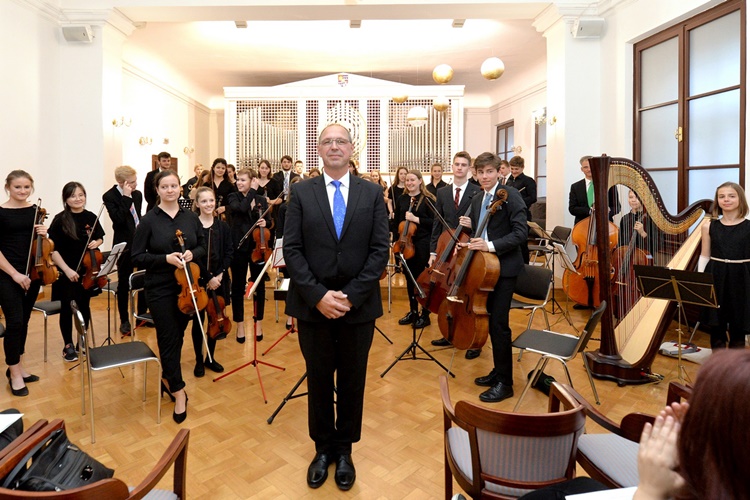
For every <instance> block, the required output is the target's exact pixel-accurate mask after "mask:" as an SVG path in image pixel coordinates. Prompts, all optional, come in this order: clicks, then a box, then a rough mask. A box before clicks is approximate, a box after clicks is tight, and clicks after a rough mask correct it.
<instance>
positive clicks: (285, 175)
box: [272, 155, 299, 200]
mask: <svg viewBox="0 0 750 500" xmlns="http://www.w3.org/2000/svg"><path fill="white" fill-rule="evenodd" d="M292 165H293V163H292V157H291V156H289V155H284V156H282V157H281V170H279V171H278V172H276V173H275V174H273V177H272V179H275V180H276V182H278V183H279V186H281V187H282V193H284V200H286V197H287V196H288V195H289V186H290V184H291V182H292V179H294V178H295V177H299V174H297V173H296V172H295V171H294V170H292Z"/></svg>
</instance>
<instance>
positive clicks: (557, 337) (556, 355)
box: [512, 300, 607, 411]
mask: <svg viewBox="0 0 750 500" xmlns="http://www.w3.org/2000/svg"><path fill="white" fill-rule="evenodd" d="M606 308H607V302H606V301H604V300H603V301H602V303H601V304H600V305H599V307H597V308H596V309H595V310H594V312H593V313H592V314H591V318H589V320H588V322H587V323H586V326H584V327H583V331H582V332H581V335H580V337H576V336H575V335H569V334H565V333H556V332H552V331H549V330H531V329H528V330H526V331H524V332H522V333H521V335H519V336H518V338H516V340H514V341H513V344H512V345H513V347H516V348H518V349H521V351H524V350H528V351H531V352H535V353H538V354H541V355H542V357H541V358H539V361H538V362H537V364H536V366H535V367H534V370H533V371H532V373H531V376H530V377H529V379H528V381H527V382H526V386H525V387H524V388H523V392H521V397H519V398H518V402H517V403H516V407H515V408H514V409H513V411H517V410H518V408H519V407H520V406H521V401H523V398H524V396H525V395H526V393H527V392H528V390H529V387H531V386H532V385H534V384H535V383H536V381H537V379H538V378H539V376H540V375H541V373H542V372H543V371H544V368H545V367H546V366H547V363H548V362H549V360H550V359H556V360H557V361H559V362H560V363H562V366H563V368H564V369H565V375H566V377H567V378H568V383H569V384H570V385H571V386H572V385H573V380H572V379H571V378H570V371H569V370H568V364H567V362H568V361H570V360H571V359H573V358H575V357H576V355H577V354H578V353H579V352H583V350H584V349H586V345H587V344H588V343H589V340H590V339H591V335H592V334H593V333H594V330H596V327H597V325H598V324H599V320H600V319H601V317H602V314H603V313H604V310H605V309H606ZM581 357H582V358H583V355H582V356H581ZM519 358H520V356H519ZM583 366H584V367H585V368H586V374H587V375H588V377H589V382H590V383H591V390H592V391H593V392H594V398H595V399H596V404H600V403H599V395H598V394H597V392H596V386H595V385H594V378H593V377H592V376H591V369H590V368H589V365H588V364H587V363H586V360H585V359H583Z"/></svg>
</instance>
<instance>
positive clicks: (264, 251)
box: [250, 205, 273, 262]
mask: <svg viewBox="0 0 750 500" xmlns="http://www.w3.org/2000/svg"><path fill="white" fill-rule="evenodd" d="M269 208H270V207H269ZM262 209H263V207H261V206H260V205H259V206H258V221H260V220H261V219H262V218H263V217H264V216H265V214H264V213H263V212H261V210H262ZM266 211H267V210H266ZM270 239H271V230H270V229H268V228H267V227H260V226H259V225H257V223H256V224H255V229H253V241H254V242H255V248H253V253H252V255H251V257H250V258H251V259H252V261H253V262H265V261H267V260H268V259H270V258H271V253H272V252H273V248H270V247H269V246H268V241H269V240H270Z"/></svg>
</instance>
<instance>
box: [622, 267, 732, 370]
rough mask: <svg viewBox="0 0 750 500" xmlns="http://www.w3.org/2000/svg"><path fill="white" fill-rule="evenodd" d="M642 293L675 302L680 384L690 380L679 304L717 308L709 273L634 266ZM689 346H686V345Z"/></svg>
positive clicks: (712, 281)
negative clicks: (684, 354) (683, 356)
mask: <svg viewBox="0 0 750 500" xmlns="http://www.w3.org/2000/svg"><path fill="white" fill-rule="evenodd" d="M633 270H634V271H635V276H636V278H637V279H638V288H639V289H640V291H641V295H643V296H644V297H647V298H651V299H662V300H669V301H671V302H676V303H677V369H678V378H679V381H680V383H684V381H685V380H684V378H683V374H684V376H685V378H687V379H688V380H690V377H688V376H687V372H686V371H685V366H684V365H683V363H682V349H683V345H682V320H683V319H685V324H687V319H686V317H685V311H684V308H683V306H682V304H696V305H699V306H704V307H713V308H717V307H719V305H718V303H717V300H716V290H715V289H714V276H713V274H711V273H697V272H694V271H679V270H676V269H669V268H668V267H656V266H633ZM688 347H689V346H688Z"/></svg>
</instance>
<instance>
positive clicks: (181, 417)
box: [172, 392, 190, 424]
mask: <svg viewBox="0 0 750 500" xmlns="http://www.w3.org/2000/svg"><path fill="white" fill-rule="evenodd" d="M189 399H190V398H188V395H187V392H186V393H185V411H183V412H182V413H177V412H176V411H175V412H172V419H173V420H174V421H175V422H177V423H178V424H181V423H183V422H184V421H185V419H186V418H187V405H188V400H189Z"/></svg>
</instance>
